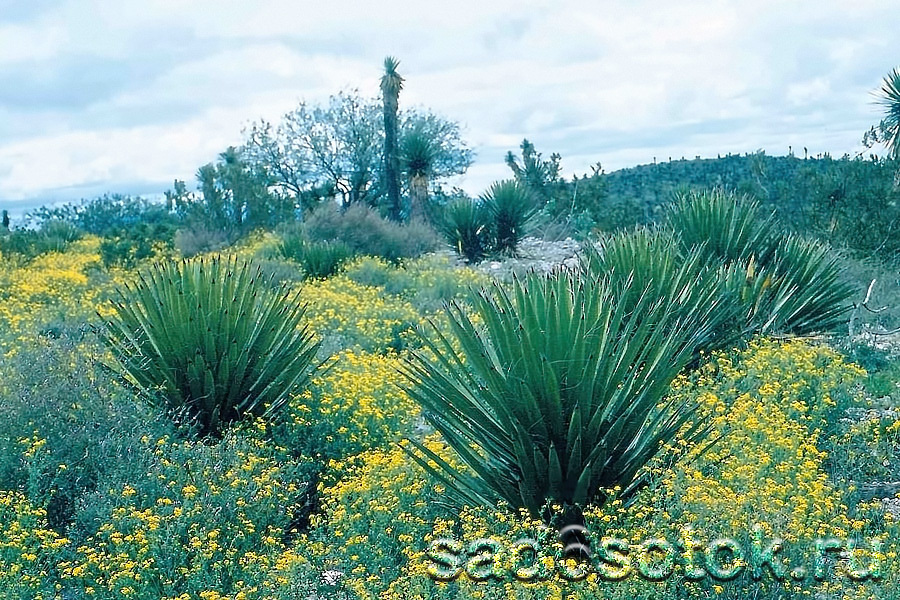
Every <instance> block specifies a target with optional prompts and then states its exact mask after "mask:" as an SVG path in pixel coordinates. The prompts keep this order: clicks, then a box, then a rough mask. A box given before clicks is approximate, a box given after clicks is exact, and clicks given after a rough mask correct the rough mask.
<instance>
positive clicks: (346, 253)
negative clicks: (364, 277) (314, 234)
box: [300, 242, 353, 279]
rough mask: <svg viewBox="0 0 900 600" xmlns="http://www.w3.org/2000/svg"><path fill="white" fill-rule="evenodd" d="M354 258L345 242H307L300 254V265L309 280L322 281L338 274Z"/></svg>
mask: <svg viewBox="0 0 900 600" xmlns="http://www.w3.org/2000/svg"><path fill="white" fill-rule="evenodd" d="M352 257H353V250H351V249H350V246H348V245H347V244H345V243H343V242H307V243H305V244H304V245H303V249H302V251H301V254H300V265H301V266H302V267H303V273H304V275H305V276H306V277H307V278H312V279H322V278H325V277H331V276H332V275H334V274H335V273H337V272H338V271H339V270H340V268H341V266H343V264H344V263H346V262H347V261H348V260H350V258H352Z"/></svg>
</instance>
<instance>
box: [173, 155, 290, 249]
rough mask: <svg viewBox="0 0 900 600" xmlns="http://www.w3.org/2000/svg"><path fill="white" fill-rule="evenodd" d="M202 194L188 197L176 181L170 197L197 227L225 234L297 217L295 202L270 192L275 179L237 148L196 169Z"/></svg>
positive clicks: (186, 217) (181, 212) (182, 215)
mask: <svg viewBox="0 0 900 600" xmlns="http://www.w3.org/2000/svg"><path fill="white" fill-rule="evenodd" d="M197 182H198V184H199V189H200V194H199V195H195V194H189V193H187V190H186V189H185V187H184V185H183V184H181V185H179V182H177V181H176V190H175V191H174V192H169V193H168V194H167V198H168V199H169V202H170V203H171V204H172V205H173V209H174V210H175V212H176V213H177V214H178V215H179V216H181V217H182V218H184V219H186V220H188V221H189V222H191V223H192V224H194V225H195V226H202V227H205V228H207V229H210V230H217V231H226V232H238V233H240V232H244V231H248V230H251V229H254V228H259V227H273V226H274V225H276V224H277V223H279V222H281V221H283V220H285V219H291V218H293V217H294V210H295V206H294V201H293V200H292V199H291V198H288V197H285V196H284V195H282V194H279V193H277V192H274V191H270V189H269V188H270V186H272V179H271V177H270V175H269V174H268V172H267V171H265V170H264V169H261V168H258V167H256V166H255V165H254V164H253V163H252V162H251V161H250V160H249V159H248V158H247V157H246V156H245V154H244V152H243V151H241V150H238V149H237V148H234V147H230V148H228V149H227V150H226V151H225V152H223V153H222V154H220V155H219V159H218V161H217V162H216V163H209V164H206V165H203V166H202V167H200V168H199V169H198V170H197Z"/></svg>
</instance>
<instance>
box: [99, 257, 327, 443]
mask: <svg viewBox="0 0 900 600" xmlns="http://www.w3.org/2000/svg"><path fill="white" fill-rule="evenodd" d="M261 277H262V276H261V272H260V269H259V268H258V267H256V266H253V265H251V264H250V263H246V262H243V263H239V262H238V261H237V259H233V260H229V259H224V258H213V259H194V260H182V261H180V262H175V261H170V262H164V263H158V264H155V265H153V267H152V268H151V269H150V270H149V271H148V272H144V273H141V274H140V275H139V278H138V281H137V282H136V283H134V284H133V285H128V284H126V285H125V287H124V289H120V290H119V292H118V300H117V301H116V302H114V306H115V314H114V315H113V316H112V317H111V318H110V319H109V321H108V322H107V326H106V328H105V330H104V331H105V334H104V339H105V341H106V343H107V344H108V346H109V347H110V348H111V349H112V351H113V354H114V356H115V360H114V361H113V362H112V364H111V366H112V368H113V369H115V370H116V371H118V372H119V373H120V374H121V375H123V376H124V377H125V378H126V379H127V380H128V381H129V382H131V383H132V384H133V385H134V386H135V387H136V388H137V390H138V391H139V392H140V393H141V394H142V395H143V396H145V397H146V398H147V399H149V400H151V401H152V402H155V403H159V404H162V405H163V407H164V408H165V409H166V410H167V411H170V412H171V413H172V414H174V415H179V418H182V419H185V420H187V421H190V422H191V423H192V424H194V425H195V426H196V427H197V430H198V433H199V434H200V435H201V436H209V435H211V436H218V435H220V434H221V433H222V431H223V429H224V428H225V427H226V426H227V425H228V424H230V423H232V422H235V421H237V420H239V419H241V418H243V417H244V416H246V415H252V416H267V415H270V414H272V413H274V412H275V411H277V410H278V409H279V408H281V407H282V406H283V405H284V404H285V402H287V400H288V397H289V394H290V392H291V391H293V390H294V389H296V388H297V387H299V386H303V385H305V384H306V383H307V382H308V380H309V378H310V376H311V374H312V372H313V371H314V370H315V368H316V366H317V364H316V358H315V357H316V351H317V350H318V347H319V343H318V342H316V341H315V340H314V336H313V334H312V333H311V332H310V331H309V329H308V328H307V326H306V325H305V324H303V315H304V311H305V306H304V305H303V304H301V301H300V298H299V297H298V296H296V295H293V294H291V293H290V292H289V291H288V290H287V288H286V287H284V286H282V287H281V289H280V291H277V292H276V291H274V290H273V289H272V286H271V282H264V281H261Z"/></svg>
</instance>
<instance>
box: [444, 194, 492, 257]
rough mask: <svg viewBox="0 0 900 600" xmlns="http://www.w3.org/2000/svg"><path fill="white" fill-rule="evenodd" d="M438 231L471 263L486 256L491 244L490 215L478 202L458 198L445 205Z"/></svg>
mask: <svg viewBox="0 0 900 600" xmlns="http://www.w3.org/2000/svg"><path fill="white" fill-rule="evenodd" d="M437 230H438V233H440V234H441V236H442V237H443V238H444V240H445V241H446V242H447V243H448V244H450V245H451V246H452V247H453V249H454V250H456V252H457V253H458V254H459V255H460V256H462V257H464V258H465V259H466V260H467V261H468V262H470V263H476V262H478V261H480V260H481V259H482V258H484V257H485V255H486V254H487V251H488V248H489V245H490V228H489V226H488V216H487V213H486V212H485V210H484V207H482V206H481V205H480V204H479V203H478V202H476V201H474V200H472V199H471V198H458V199H456V200H454V201H452V202H451V203H450V204H448V205H447V206H445V207H444V211H443V214H442V215H441V218H440V220H439V221H438V223H437Z"/></svg>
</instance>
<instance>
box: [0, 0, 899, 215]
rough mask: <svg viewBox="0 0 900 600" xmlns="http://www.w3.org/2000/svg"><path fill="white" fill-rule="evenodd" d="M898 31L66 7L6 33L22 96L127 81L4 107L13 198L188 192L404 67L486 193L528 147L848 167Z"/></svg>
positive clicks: (537, 16) (420, 102)
mask: <svg viewBox="0 0 900 600" xmlns="http://www.w3.org/2000/svg"><path fill="white" fill-rule="evenodd" d="M895 13H896V6H895V2H894V0H858V1H857V2H854V6H853V10H848V9H847V6H846V4H845V3H844V2H838V1H837V0H823V1H822V2H817V3H816V5H815V6H812V5H809V4H807V3H785V2H782V1H776V0H760V1H757V2H752V3H736V2H729V1H726V0H718V1H713V2H696V1H694V2H677V3H675V2H664V1H663V0H640V1H628V0H615V1H611V2H604V3H602V4H598V3H594V2H587V1H575V0H569V1H562V2H551V1H550V0H545V1H525V2H522V1H519V2H513V1H512V0H503V1H501V2H483V1H474V0H466V1H465V2H452V3H451V2H444V3H436V2H419V3H409V2H407V1H405V0H390V1H388V2H351V1H349V0H340V1H333V2H328V3H321V2H320V3H312V2H296V1H295V0H262V1H259V2H243V1H240V2H238V1H236V0H224V1H223V0H216V1H215V2H214V1H212V0H197V1H194V2H183V1H181V0H148V1H146V2H140V3H133V2H121V1H120V0H60V1H59V2H57V3H56V5H55V6H52V7H50V8H48V9H47V10H45V11H44V12H39V11H36V12H35V14H34V15H33V16H32V17H31V20H30V21H28V20H27V19H21V18H20V19H18V20H17V21H16V22H15V23H12V22H9V23H4V22H3V17H2V16H0V67H2V68H0V75H2V73H3V71H4V70H6V72H7V73H15V74H16V75H15V77H21V78H23V79H22V82H21V83H22V85H21V86H20V87H21V88H22V89H29V90H31V89H34V90H35V91H34V93H35V94H37V93H58V90H57V88H54V87H52V86H50V87H48V86H41V85H31V86H26V85H25V84H26V83H32V84H33V83H34V82H35V81H40V78H41V77H42V76H43V75H42V74H46V73H48V72H50V71H49V70H54V69H55V70H54V71H53V72H54V73H57V72H58V71H59V70H60V69H63V70H65V69H68V70H69V71H70V72H66V73H63V75H65V76H62V77H58V78H57V79H56V80H54V81H57V80H58V81H62V82H67V81H71V82H72V83H71V84H70V85H73V86H77V85H78V74H79V73H78V69H79V68H83V67H84V65H90V64H94V62H96V63H97V64H100V65H102V68H109V69H116V70H117V75H122V74H123V73H124V74H125V76H121V77H118V76H117V77H111V78H110V83H109V89H108V90H101V91H100V92H98V93H97V94H94V95H80V96H79V98H81V99H82V100H81V101H82V104H84V103H85V102H88V103H89V104H87V105H80V106H76V105H75V103H74V101H73V102H72V106H71V107H69V108H66V107H65V106H64V105H65V103H64V102H60V105H61V107H55V106H54V108H53V111H52V112H48V110H47V109H44V110H42V111H38V110H37V109H34V108H32V109H30V110H29V108H28V106H27V104H28V103H25V105H26V106H25V107H21V106H18V105H16V106H14V105H13V104H12V103H11V102H8V103H6V104H4V100H3V98H4V96H3V94H2V91H0V115H3V116H4V118H5V120H6V121H7V122H8V123H15V124H16V126H15V127H13V126H5V128H3V129H0V135H3V136H4V137H0V198H3V199H4V200H16V199H27V198H31V197H37V196H42V195H44V194H45V193H46V192H47V191H48V190H61V189H64V188H73V189H74V188H76V187H77V186H83V185H86V184H89V183H96V184H97V185H102V184H106V185H108V187H109V189H111V190H121V191H126V192H127V191H128V190H127V189H121V188H120V187H119V186H122V185H133V184H134V183H135V182H141V181H143V182H146V183H147V184H158V185H160V186H163V185H165V184H166V183H167V182H170V181H171V180H172V179H174V178H175V177H179V178H191V177H192V176H193V173H194V171H195V170H196V168H197V167H198V166H199V165H201V164H203V163H204V162H207V161H209V160H212V159H214V158H215V156H216V154H217V153H218V152H220V151H221V150H223V149H224V148H225V147H226V146H228V145H229V144H235V143H239V141H240V138H241V133H240V132H241V128H242V127H243V125H244V124H246V123H247V122H248V121H251V120H255V119H257V118H259V117H266V118H268V119H270V120H271V119H277V118H278V116H279V115H280V114H282V113H283V112H285V111H286V110H288V109H290V108H291V107H293V106H295V105H296V103H297V101H298V100H300V99H307V100H312V101H318V100H323V99H325V98H326V97H327V95H328V94H330V93H334V92H337V91H339V90H340V89H343V88H347V87H358V88H360V89H361V90H362V91H363V92H364V93H366V94H369V95H373V96H374V95H376V94H377V91H378V78H379V76H380V69H381V60H382V58H383V57H384V56H385V55H387V54H394V55H397V56H398V57H399V58H400V59H401V73H403V75H404V76H405V77H406V85H405V88H404V91H403V93H402V95H401V103H402V104H403V105H404V106H425V107H429V108H431V109H434V110H435V111H437V112H439V113H440V114H442V115H444V116H446V117H449V118H452V119H456V120H459V121H460V122H462V123H463V124H464V129H465V130H466V132H467V136H468V139H469V140H470V141H471V143H472V144H473V146H474V147H475V149H476V151H477V153H478V157H477V160H478V161H479V162H478V163H477V164H476V165H475V166H473V168H472V169H471V171H470V173H469V174H468V175H467V176H466V177H465V178H463V180H462V183H463V185H464V186H465V187H466V189H468V190H469V191H472V192H477V191H479V190H480V189H482V188H483V187H485V186H486V185H487V184H488V183H490V181H491V179H494V178H497V177H505V176H507V175H508V171H507V169H506V167H505V166H504V165H503V162H502V161H503V155H504V154H505V153H506V151H507V150H516V149H517V147H518V144H519V142H520V141H521V139H522V138H523V137H528V138H529V139H531V140H532V141H533V142H534V143H535V144H536V145H537V147H538V150H539V151H542V152H544V153H545V154H546V155H549V154H550V153H551V152H559V153H561V154H562V156H563V164H564V167H565V168H566V170H567V172H569V171H576V170H581V171H587V170H588V167H589V165H591V164H593V163H596V162H597V161H598V160H599V161H602V162H603V164H604V166H605V167H606V168H607V170H609V169H611V168H617V167H622V166H627V165H630V164H635V163H639V162H649V161H650V160H652V158H653V156H656V157H657V158H658V160H664V159H666V158H668V156H669V155H672V156H673V157H677V158H680V157H681V156H682V155H684V156H687V157H693V156H695V155H697V154H701V155H703V156H715V155H716V154H717V153H722V154H724V153H727V152H748V151H749V152H752V151H755V150H756V149H758V148H766V149H768V150H769V151H770V152H771V153H776V154H777V153H784V152H786V151H787V147H788V145H793V146H794V148H795V151H796V149H798V148H801V147H802V146H808V147H809V148H810V150H811V151H812V150H813V148H816V149H817V150H816V151H817V152H821V151H825V150H829V151H831V152H832V153H833V154H836V155H840V154H842V153H843V152H852V151H855V150H857V149H858V148H859V138H860V136H861V133H862V131H863V130H864V129H865V128H866V127H867V126H868V125H869V124H871V123H873V122H875V121H876V120H877V111H876V110H875V109H874V108H873V106H872V105H871V99H870V97H869V95H868V92H869V91H870V90H871V89H873V88H874V87H876V86H877V85H878V83H879V81H880V77H881V75H883V74H884V73H885V72H887V70H889V69H890V68H891V67H893V66H895V64H894V63H895V62H896V60H897V58H896V57H897V56H898V55H900V42H898V39H897V37H896V35H895V31H894V30H895V27H896V16H895ZM92 61H94V62H92ZM891 61H894V63H892V62H891ZM147 65H156V68H148V67H147ZM138 67H140V68H138ZM128 73H134V75H131V76H128ZM57 74H58V73H57ZM5 85H15V81H12V82H10V81H8V80H7V81H6V83H5ZM42 90H43V92H42ZM53 90H57V91H55V92H54V91H53ZM85 98H86V100H85ZM17 99H18V98H17ZM46 100H47V99H46V98H34V102H33V103H32V104H34V105H35V106H37V105H41V106H48V105H49V103H48V102H46ZM72 193H76V192H72Z"/></svg>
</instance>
